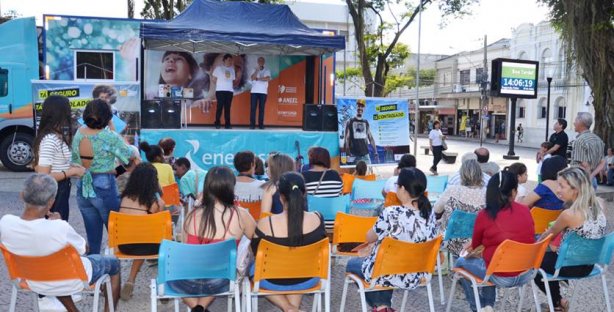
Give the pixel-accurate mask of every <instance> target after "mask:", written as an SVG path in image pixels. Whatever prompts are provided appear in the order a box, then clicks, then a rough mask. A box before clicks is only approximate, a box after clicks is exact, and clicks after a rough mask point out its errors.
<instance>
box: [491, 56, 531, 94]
mask: <svg viewBox="0 0 614 312" xmlns="http://www.w3.org/2000/svg"><path fill="white" fill-rule="evenodd" d="M538 68H539V63H538V62H535V61H525V60H509V59H496V60H493V62H492V70H493V72H492V84H491V91H492V93H493V95H495V96H500V97H518V98H535V97H537V79H538V78H537V76H538Z"/></svg>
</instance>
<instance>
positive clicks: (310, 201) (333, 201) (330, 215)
mask: <svg viewBox="0 0 614 312" xmlns="http://www.w3.org/2000/svg"><path fill="white" fill-rule="evenodd" d="M307 207H308V209H309V211H317V212H319V213H320V214H321V215H322V217H324V220H325V221H334V220H335V216H336V215H337V212H343V213H348V210H349V209H350V196H349V195H343V196H337V197H319V196H313V195H307Z"/></svg>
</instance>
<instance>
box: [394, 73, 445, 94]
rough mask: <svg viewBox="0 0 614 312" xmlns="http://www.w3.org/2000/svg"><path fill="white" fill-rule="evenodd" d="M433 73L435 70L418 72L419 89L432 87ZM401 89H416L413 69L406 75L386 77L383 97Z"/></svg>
mask: <svg viewBox="0 0 614 312" xmlns="http://www.w3.org/2000/svg"><path fill="white" fill-rule="evenodd" d="M435 72H436V71H435V69H423V70H420V87H426V86H431V85H433V83H434V81H435ZM403 87H407V88H410V89H411V88H414V87H416V69H415V68H411V69H409V70H408V71H407V72H406V73H403V74H400V75H388V77H386V86H385V87H384V96H387V95H388V94H390V93H392V92H394V91H395V90H397V89H399V88H403Z"/></svg>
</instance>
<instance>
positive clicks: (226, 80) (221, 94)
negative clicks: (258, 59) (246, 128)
mask: <svg viewBox="0 0 614 312" xmlns="http://www.w3.org/2000/svg"><path fill="white" fill-rule="evenodd" d="M223 61H224V64H222V65H220V66H218V67H216V68H215V70H213V74H212V75H211V81H212V82H213V83H214V84H215V98H216V99H217V107H216V110H215V128H216V129H219V128H220V118H221V117H222V110H223V111H224V120H225V124H224V128H226V129H231V128H232V125H231V124H230V106H231V105H232V97H233V95H234V87H233V81H234V80H235V79H236V77H237V76H236V74H235V67H234V65H233V58H232V55H230V54H224V58H223Z"/></svg>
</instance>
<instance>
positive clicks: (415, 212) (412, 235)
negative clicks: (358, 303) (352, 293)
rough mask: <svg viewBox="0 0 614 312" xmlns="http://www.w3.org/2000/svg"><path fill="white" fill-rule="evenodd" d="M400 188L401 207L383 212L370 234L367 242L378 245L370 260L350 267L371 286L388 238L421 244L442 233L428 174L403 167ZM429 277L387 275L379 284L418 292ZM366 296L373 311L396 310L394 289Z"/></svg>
mask: <svg viewBox="0 0 614 312" xmlns="http://www.w3.org/2000/svg"><path fill="white" fill-rule="evenodd" d="M397 185H398V189H397V197H398V198H399V201H400V202H401V206H390V207H387V208H386V209H384V210H382V212H381V214H380V215H379V217H378V219H377V221H376V223H375V225H374V226H373V228H372V229H371V230H369V232H368V233H367V242H369V243H375V244H374V247H373V250H372V251H371V252H370V254H369V256H367V257H366V258H352V259H350V261H348V264H347V268H346V271H347V272H349V273H353V274H356V275H358V276H360V277H361V278H363V279H365V281H367V283H371V274H372V273H373V266H374V264H375V256H376V255H377V251H378V248H379V246H380V244H381V242H382V240H383V239H384V238H386V237H392V238H394V239H397V240H402V241H406V242H411V243H421V242H425V241H429V240H432V239H434V238H435V237H436V236H437V234H438V231H437V226H436V222H435V214H434V212H433V209H432V207H431V203H430V202H429V200H428V198H427V197H426V196H425V195H424V191H426V176H425V175H424V173H423V172H422V171H420V170H419V169H417V168H403V169H401V171H400V173H399V177H398V179H397ZM426 277H427V275H426V273H412V274H395V275H385V276H380V277H378V278H377V279H376V281H375V283H376V284H377V285H378V286H384V287H387V286H390V287H397V288H402V289H414V288H416V287H418V286H419V285H420V283H421V281H422V280H423V279H424V278H426ZM365 296H366V299H367V303H368V304H369V306H371V307H372V308H373V311H377V312H388V311H394V310H393V309H392V308H391V304H392V290H382V291H373V292H367V293H366V294H365Z"/></svg>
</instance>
